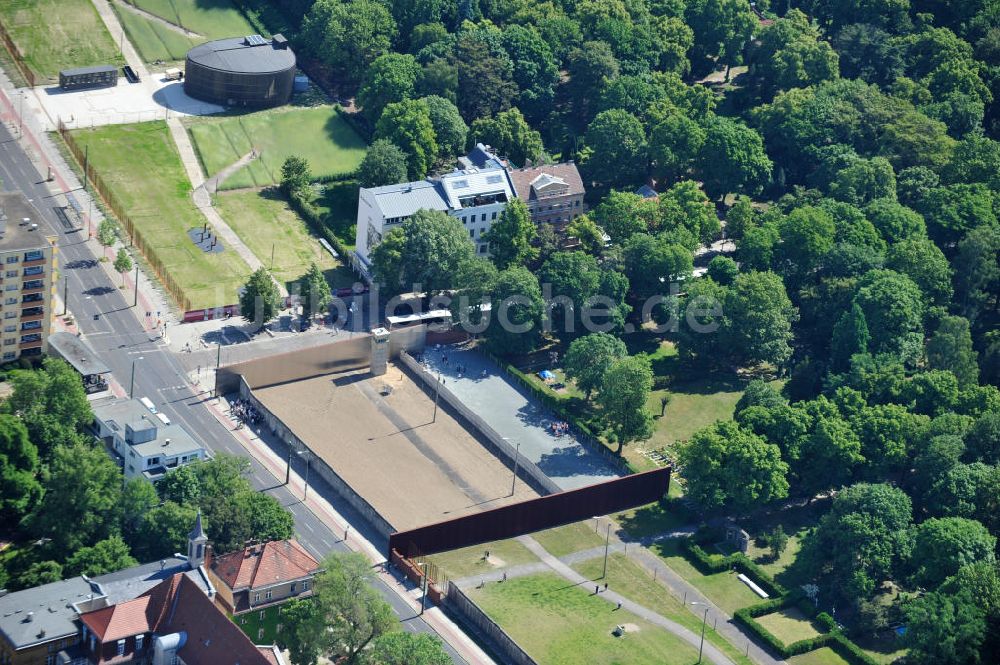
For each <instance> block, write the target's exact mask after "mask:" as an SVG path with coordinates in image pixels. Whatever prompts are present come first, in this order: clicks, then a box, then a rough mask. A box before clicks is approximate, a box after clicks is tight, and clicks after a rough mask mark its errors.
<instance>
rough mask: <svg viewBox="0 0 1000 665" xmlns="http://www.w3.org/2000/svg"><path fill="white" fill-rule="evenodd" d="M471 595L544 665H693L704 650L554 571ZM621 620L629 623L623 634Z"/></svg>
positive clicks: (476, 590) (492, 586) (470, 591)
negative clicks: (616, 630)
mask: <svg viewBox="0 0 1000 665" xmlns="http://www.w3.org/2000/svg"><path fill="white" fill-rule="evenodd" d="M467 594H468V596H469V597H470V598H471V599H472V600H473V601H475V603H476V604H477V605H479V607H481V608H482V609H483V611H485V612H486V613H487V614H489V615H490V618H492V619H493V620H494V621H496V622H497V623H498V624H499V625H500V626H501V627H503V629H504V630H505V631H506V632H507V633H508V634H509V635H510V636H511V637H513V638H514V640H516V641H517V643H518V644H519V645H520V646H521V647H522V648H523V649H524V650H525V651H527V652H528V653H529V654H530V655H531V656H532V658H534V659H535V660H537V661H538V662H539V663H541V664H543V665H569V664H571V663H588V664H589V663H621V664H622V665H624V664H625V663H628V664H630V665H641V664H644V663H649V664H650V665H652V664H654V663H655V664H656V665H692V664H693V663H694V662H695V661H697V659H698V650H697V649H696V648H694V647H692V646H691V645H689V644H687V643H686V642H683V641H682V640H681V639H680V638H678V637H676V636H674V635H672V634H671V633H669V632H667V631H666V630H664V629H662V628H659V627H657V626H654V625H652V624H650V623H648V622H646V621H644V620H643V619H640V618H639V617H638V616H636V615H634V614H631V613H629V612H627V611H625V610H615V607H614V605H612V604H610V603H608V602H606V601H605V600H603V599H601V598H598V597H596V596H594V595H593V594H592V593H590V592H588V591H586V589H585V588H583V587H580V586H576V585H573V584H569V583H568V582H566V580H564V579H563V578H562V577H559V576H557V575H555V574H554V573H544V574H540V575H532V576H530V577H524V578H518V579H511V580H508V581H507V582H504V583H502V584H487V585H485V586H484V587H482V588H481V589H470V590H469V591H468V592H467ZM616 625H624V626H626V632H625V633H624V634H623V635H622V636H621V637H615V636H614V635H613V634H612V631H613V630H614V628H615V626H616Z"/></svg>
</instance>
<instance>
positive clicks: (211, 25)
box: [112, 0, 257, 62]
mask: <svg viewBox="0 0 1000 665" xmlns="http://www.w3.org/2000/svg"><path fill="white" fill-rule="evenodd" d="M121 1H122V0H118V1H117V2H114V3H113V5H112V6H113V7H114V9H115V13H117V14H118V18H119V19H120V20H121V22H122V24H123V25H124V26H125V32H127V33H128V37H129V41H131V42H132V44H133V45H134V46H135V48H136V50H138V51H139V55H140V56H142V59H143V60H145V61H146V62H155V61H157V60H165V61H178V60H183V59H184V56H185V55H186V54H187V52H188V51H189V50H190V49H191V48H192V47H193V46H197V45H198V44H201V43H203V42H206V41H210V40H213V39H222V38H224V37H239V36H242V35H251V34H254V33H256V32H257V30H256V29H255V28H254V27H253V26H251V25H250V23H249V22H248V21H247V20H246V18H244V17H243V14H241V13H240V11H239V10H238V9H237V8H236V7H235V5H233V4H232V3H231V2H230V1H229V0H128V2H129V3H130V4H133V5H134V6H136V7H138V8H139V9H142V10H143V11H146V12H148V13H150V14H153V15H155V16H158V17H160V18H161V19H163V20H164V21H168V22H170V23H173V24H174V25H176V26H179V27H182V28H184V29H185V30H188V31H190V32H193V33H195V35H196V36H189V35H185V34H183V33H182V32H181V31H179V30H174V29H171V28H170V27H169V26H166V25H163V24H162V23H160V22H159V21H154V20H150V19H149V18H147V17H145V16H140V15H139V14H137V13H136V12H134V11H130V10H129V9H128V8H127V7H122V6H120V5H119V2H121Z"/></svg>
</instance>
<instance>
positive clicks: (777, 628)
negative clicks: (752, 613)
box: [756, 607, 823, 644]
mask: <svg viewBox="0 0 1000 665" xmlns="http://www.w3.org/2000/svg"><path fill="white" fill-rule="evenodd" d="M756 621H757V623H759V624H760V625H762V626H764V627H765V628H767V629H768V630H769V631H771V633H772V634H773V635H774V636H775V637H777V638H778V639H779V640H781V641H782V642H784V643H785V644H792V643H793V642H798V641H799V640H808V639H810V638H813V637H819V636H820V635H822V634H823V631H821V630H818V629H817V627H816V624H814V623H813V622H812V621H811V620H810V619H809V617H807V616H806V615H805V614H803V613H802V611H801V610H800V609H798V608H797V607H786V608H784V609H782V610H778V611H777V612H772V613H771V614H765V615H764V616H760V617H756Z"/></svg>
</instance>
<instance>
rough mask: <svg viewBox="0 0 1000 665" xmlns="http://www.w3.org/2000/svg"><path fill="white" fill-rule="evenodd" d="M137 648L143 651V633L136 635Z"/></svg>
mask: <svg viewBox="0 0 1000 665" xmlns="http://www.w3.org/2000/svg"><path fill="white" fill-rule="evenodd" d="M135 650H136V651H142V635H136V636H135Z"/></svg>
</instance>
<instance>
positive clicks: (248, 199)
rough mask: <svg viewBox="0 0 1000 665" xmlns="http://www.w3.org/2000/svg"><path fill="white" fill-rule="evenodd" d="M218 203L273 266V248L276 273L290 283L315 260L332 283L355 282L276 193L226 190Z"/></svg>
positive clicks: (252, 248)
mask: <svg viewBox="0 0 1000 665" xmlns="http://www.w3.org/2000/svg"><path fill="white" fill-rule="evenodd" d="M215 205H216V207H217V208H218V210H219V212H220V213H221V214H222V217H223V219H225V220H226V222H227V223H228V224H229V225H230V226H231V227H232V228H233V230H234V231H236V234H237V235H238V236H239V237H240V239H241V240H243V242H244V243H246V245H247V246H248V247H249V248H250V251H252V252H253V253H254V254H255V255H256V256H257V258H259V259H260V260H261V261H262V262H263V263H264V265H266V266H269V267H270V265H271V251H272V247H273V250H274V268H273V269H272V272H273V273H274V276H275V277H276V278H277V279H278V280H279V281H281V282H283V283H284V284H285V285H286V286H290V284H291V283H292V282H295V281H298V280H299V278H300V277H302V276H303V275H304V274H305V273H306V271H307V270H308V269H309V264H310V263H311V262H315V263H316V265H317V266H319V268H320V270H322V271H323V274H324V275H325V276H326V277H327V280H328V281H329V282H330V284H331V286H334V287H341V286H350V285H351V284H352V283H353V279H352V278H351V273H350V271H349V270H346V269H345V268H344V267H343V266H342V264H341V263H339V262H338V261H337V260H336V259H334V258H333V256H331V255H330V253H329V252H328V251H326V250H325V249H324V248H323V247H322V246H321V245H320V244H319V240H318V239H317V238H316V237H315V236H313V235H312V234H311V233H309V228H308V227H307V226H306V223H305V222H304V221H303V220H302V218H301V217H299V216H298V215H297V214H296V213H295V211H294V210H292V209H291V208H290V207H289V206H288V203H287V202H286V201H285V200H284V199H283V198H281V197H280V196H279V195H277V193H276V192H270V191H253V190H251V191H242V192H223V193H220V194H218V195H217V196H216V197H215ZM345 271H346V273H347V274H346V275H345V274H344V273H345Z"/></svg>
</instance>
